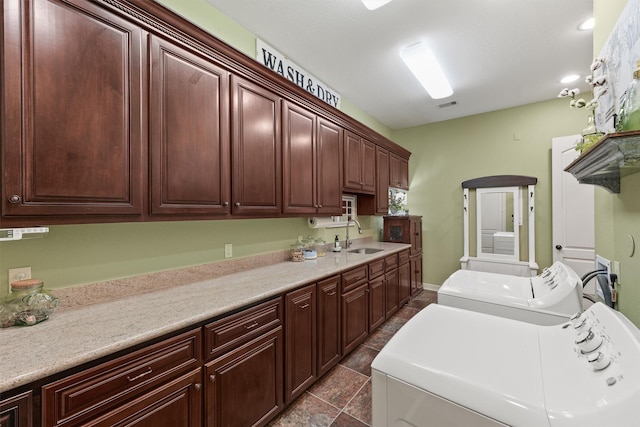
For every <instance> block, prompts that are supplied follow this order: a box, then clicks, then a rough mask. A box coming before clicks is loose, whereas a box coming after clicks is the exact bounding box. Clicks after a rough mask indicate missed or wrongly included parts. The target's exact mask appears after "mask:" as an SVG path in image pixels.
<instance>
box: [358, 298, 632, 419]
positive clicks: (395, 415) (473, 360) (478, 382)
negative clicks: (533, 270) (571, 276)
mask: <svg viewBox="0 0 640 427" xmlns="http://www.w3.org/2000/svg"><path fill="white" fill-rule="evenodd" d="M371 368H372V404H373V427H383V426H394V427H395V426H419V427H422V426H438V427H440V426H460V427H468V426H474V427H482V426H504V425H509V426H532V427H541V426H549V427H578V426H579V427H589V426H593V427H606V426H612V427H632V426H638V425H640V331H638V329H637V328H636V327H635V326H634V325H633V324H632V323H631V322H629V321H628V320H627V318H626V317H624V316H623V315H621V314H620V313H619V312H616V311H614V310H612V309H610V308H609V307H607V306H606V305H604V304H602V303H596V304H594V305H593V306H591V307H589V308H588V309H587V310H585V312H583V313H582V314H581V315H580V316H579V317H576V318H574V319H572V320H571V321H568V322H566V323H564V324H562V325H553V326H542V325H536V324H532V323H526V322H520V321H516V320H513V319H507V318H502V317H498V316H492V315H487V314H485V313H478V312H474V311H469V310H462V309H458V308H455V307H447V306H442V305H438V304H431V305H430V306H428V307H427V308H425V309H424V310H422V311H421V312H420V313H418V314H417V315H416V316H414V317H413V318H412V319H411V320H410V321H409V322H407V324H406V325H405V326H403V327H402V328H401V329H400V330H399V331H398V332H397V333H396V335H395V336H394V337H393V338H392V339H391V340H390V341H389V343H388V344H387V345H386V346H385V347H384V348H383V349H382V351H381V352H380V353H379V354H378V356H377V357H376V358H375V359H374V361H373V363H372V365H371Z"/></svg>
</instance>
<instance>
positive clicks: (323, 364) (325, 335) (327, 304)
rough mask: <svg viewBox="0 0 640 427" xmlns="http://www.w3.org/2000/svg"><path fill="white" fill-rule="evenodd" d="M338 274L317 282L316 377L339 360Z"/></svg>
mask: <svg viewBox="0 0 640 427" xmlns="http://www.w3.org/2000/svg"><path fill="white" fill-rule="evenodd" d="M341 357H342V353H341V348H340V276H335V277H331V278H329V279H325V280H322V281H320V282H318V377H321V376H322V375H324V374H325V373H326V372H328V371H329V369H331V368H332V367H333V366H335V365H336V363H338V362H339V361H340V358H341Z"/></svg>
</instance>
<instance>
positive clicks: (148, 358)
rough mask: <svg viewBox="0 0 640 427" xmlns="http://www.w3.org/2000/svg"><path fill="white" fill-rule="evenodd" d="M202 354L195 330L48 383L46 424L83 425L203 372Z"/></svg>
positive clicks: (44, 402) (44, 396) (44, 406)
mask: <svg viewBox="0 0 640 427" xmlns="http://www.w3.org/2000/svg"><path fill="white" fill-rule="evenodd" d="M201 355H202V334H201V333H200V329H197V330H195V331H191V332H187V333H184V334H181V335H178V336H176V337H173V338H169V339H167V340H165V341H162V342H159V343H157V344H154V345H151V346H149V347H147V348H145V349H142V350H139V351H136V352H133V353H131V354H128V355H126V356H123V357H120V358H117V359H114V360H112V361H109V362H107V363H104V364H102V365H99V366H96V367H94V368H91V369H87V370H86V371H83V372H80V373H78V374H76V375H71V376H69V377H67V378H64V379H62V380H60V381H56V382H54V383H52V384H48V385H46V386H44V387H43V388H42V414H43V418H44V419H43V422H44V425H47V426H75V425H83V424H84V423H85V422H86V421H88V420H90V419H95V418H96V417H97V416H99V415H101V414H103V413H105V412H106V411H109V410H111V409H113V408H115V407H116V406H119V405H122V404H124V403H125V402H129V401H131V400H132V399H134V398H136V397H138V396H140V395H142V394H143V393H147V392H149V391H150V390H153V389H155V388H158V387H159V386H160V385H162V384H163V383H165V382H167V381H169V380H171V379H173V378H175V377H177V376H179V375H182V374H183V373H186V372H189V371H192V370H194V369H197V368H199V367H200V365H201V364H202V358H201Z"/></svg>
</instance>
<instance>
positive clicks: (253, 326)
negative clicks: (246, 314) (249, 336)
mask: <svg viewBox="0 0 640 427" xmlns="http://www.w3.org/2000/svg"><path fill="white" fill-rule="evenodd" d="M256 326H258V322H257V321H255V320H254V321H253V323H252V324H250V325H244V328H245V329H253V328H255V327H256Z"/></svg>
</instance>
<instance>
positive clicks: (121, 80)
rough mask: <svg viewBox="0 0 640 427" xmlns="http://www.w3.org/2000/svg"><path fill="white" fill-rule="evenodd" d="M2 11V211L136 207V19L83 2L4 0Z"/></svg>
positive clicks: (118, 211)
mask: <svg viewBox="0 0 640 427" xmlns="http://www.w3.org/2000/svg"><path fill="white" fill-rule="evenodd" d="M4 13H5V14H4V16H3V18H4V38H3V42H4V49H3V51H2V55H3V61H2V67H3V69H2V73H0V74H2V76H3V95H4V103H3V110H2V116H3V117H2V123H3V135H2V143H3V150H4V155H3V159H2V168H3V172H4V173H3V179H2V185H3V195H4V197H3V201H2V213H3V216H4V218H9V219H10V217H12V216H21V215H34V216H38V215H46V216H48V218H47V222H48V223H57V222H60V221H62V220H61V219H59V218H60V217H63V216H70V215H86V214H91V215H104V216H107V215H117V216H122V215H140V214H141V213H142V211H143V201H142V190H143V180H142V174H143V172H144V170H143V164H142V159H143V143H142V141H143V134H144V133H145V132H146V131H145V130H144V129H145V126H144V125H143V123H142V117H143V111H142V108H143V107H142V106H143V105H144V102H143V99H142V94H143V93H144V90H143V82H144V79H143V77H142V76H143V75H144V74H145V73H144V69H145V66H144V65H143V64H144V62H143V60H142V58H143V54H142V53H143V49H144V48H143V38H142V31H141V29H140V28H138V27H136V26H135V25H133V24H131V23H130V22H128V21H125V20H123V19H120V18H119V17H117V16H116V15H113V14H111V13H109V12H107V11H105V10H103V9H101V8H99V7H98V6H97V5H95V4H93V3H91V2H82V3H80V2H74V3H73V4H71V3H69V2H61V1H52V0H24V1H18V0H6V1H5V5H4ZM36 30H37V31H36ZM40 221H41V220H40ZM94 221H96V219H95V217H94ZM81 222H86V220H83V221H81ZM4 223H8V220H7V221H4Z"/></svg>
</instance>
